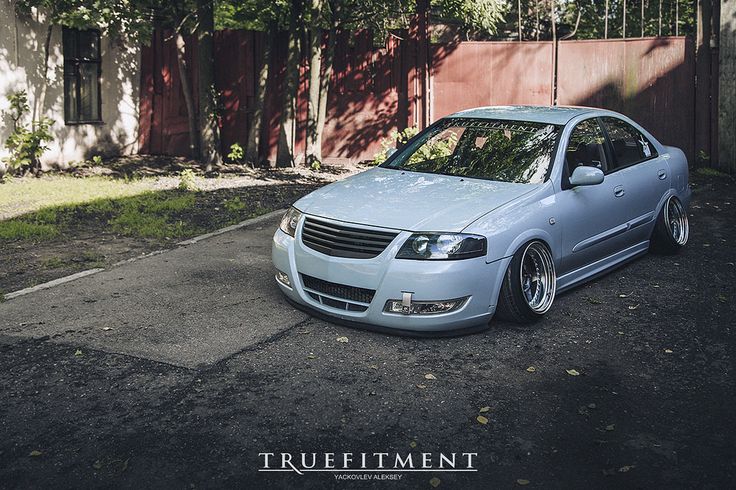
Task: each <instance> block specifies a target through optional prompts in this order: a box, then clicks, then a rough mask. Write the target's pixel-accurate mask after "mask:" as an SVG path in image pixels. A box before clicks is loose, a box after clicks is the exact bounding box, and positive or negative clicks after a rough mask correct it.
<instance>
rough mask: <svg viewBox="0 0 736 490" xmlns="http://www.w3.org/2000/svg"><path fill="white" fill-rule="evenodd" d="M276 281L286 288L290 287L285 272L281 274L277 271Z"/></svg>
mask: <svg viewBox="0 0 736 490" xmlns="http://www.w3.org/2000/svg"><path fill="white" fill-rule="evenodd" d="M276 280H277V281H278V282H280V283H281V284H283V285H284V286H286V287H287V288H290V287H291V281H290V280H289V275H288V274H287V273H286V272H281V271H280V270H277V271H276Z"/></svg>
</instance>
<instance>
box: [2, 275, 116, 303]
mask: <svg viewBox="0 0 736 490" xmlns="http://www.w3.org/2000/svg"><path fill="white" fill-rule="evenodd" d="M104 270H105V269H102V268H99V269H88V270H86V271H82V272H77V273H76V274H72V275H71V276H64V277H60V278H59V279H54V280H53V281H49V282H44V283H43V284H37V285H36V286H31V287H30V288H25V289H21V290H20V291H15V292H12V293H8V294H6V295H5V296H3V298H5V300H6V301H7V300H9V299H13V298H17V297H18V296H25V295H26V294H30V293H34V292H36V291H40V290H42V289H49V288H52V287H54V286H58V285H59V284H64V283H67V282H71V281H74V280H75V279H79V278H80V277H84V276H91V275H92V274H97V273H98V272H102V271H104Z"/></svg>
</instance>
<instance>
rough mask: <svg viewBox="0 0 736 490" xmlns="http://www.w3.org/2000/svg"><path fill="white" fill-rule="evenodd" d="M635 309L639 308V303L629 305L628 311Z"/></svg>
mask: <svg viewBox="0 0 736 490" xmlns="http://www.w3.org/2000/svg"><path fill="white" fill-rule="evenodd" d="M637 308H639V303H637V304H635V305H629V309H630V310H635V309H637Z"/></svg>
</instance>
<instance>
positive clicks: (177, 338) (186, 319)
mask: <svg viewBox="0 0 736 490" xmlns="http://www.w3.org/2000/svg"><path fill="white" fill-rule="evenodd" d="M278 219H279V217H278V216H274V217H273V218H271V219H269V220H267V221H261V222H258V223H255V224H253V225H251V226H246V227H244V228H240V229H237V230H233V231H230V232H227V233H224V234H221V235H217V236H215V237H212V238H209V239H207V240H202V241H198V242H196V243H193V244H191V245H188V246H186V247H180V248H178V249H175V250H171V251H169V252H166V253H162V254H158V255H153V256H149V257H145V258H143V259H141V260H137V261H135V262H131V263H128V264H123V265H121V266H119V267H115V268H113V269H110V270H106V271H103V272H99V273H97V274H94V275H90V276H87V277H82V278H80V279H77V280H75V281H73V282H69V283H65V284H62V285H59V286H57V287H53V288H50V289H45V290H41V291H37V292H34V293H32V294H27V295H24V296H21V297H18V298H15V299H12V300H10V301H7V302H4V303H2V304H0V336H3V337H8V336H9V337H12V338H19V337H20V338H42V337H48V338H49V339H50V340H51V341H53V342H59V343H64V344H69V345H72V346H74V347H75V348H80V349H84V348H85V347H88V348H93V349H99V350H103V351H106V352H114V353H120V354H127V355H132V356H136V357H141V358H146V359H151V360H154V361H160V362H165V363H168V364H173V365H177V366H182V367H189V368H194V367H199V366H203V365H210V364H213V363H216V362H218V361H220V360H222V359H224V358H226V357H228V356H230V355H232V354H234V353H236V352H240V351H242V350H244V349H247V348H249V347H252V346H253V345H255V344H257V343H259V342H262V341H264V340H267V339H269V338H272V337H274V336H277V335H278V334H280V333H281V332H284V331H285V330H287V329H289V328H291V327H293V326H295V325H297V324H299V323H300V322H302V321H304V320H305V319H306V318H307V315H305V314H304V313H302V312H300V311H297V310H295V309H294V308H293V307H292V306H290V305H289V304H288V303H287V302H286V301H285V300H284V299H283V297H282V295H281V293H280V291H279V290H278V287H277V286H276V284H275V282H274V279H273V268H272V265H271V236H272V234H273V231H274V230H275V228H276V226H277V224H278Z"/></svg>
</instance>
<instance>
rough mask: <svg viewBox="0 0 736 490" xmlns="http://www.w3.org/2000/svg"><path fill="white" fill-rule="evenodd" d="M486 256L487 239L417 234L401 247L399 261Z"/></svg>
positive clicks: (466, 235) (467, 235)
mask: <svg viewBox="0 0 736 490" xmlns="http://www.w3.org/2000/svg"><path fill="white" fill-rule="evenodd" d="M485 254H486V238H485V237H482V236H479V235H469V234H466V233H415V234H413V235H412V236H410V237H409V239H408V240H407V241H406V242H404V245H402V246H401V249H400V250H399V253H397V254H396V258H397V259H415V260H417V259H418V260H459V259H471V258H473V257H481V256H483V255H485Z"/></svg>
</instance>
